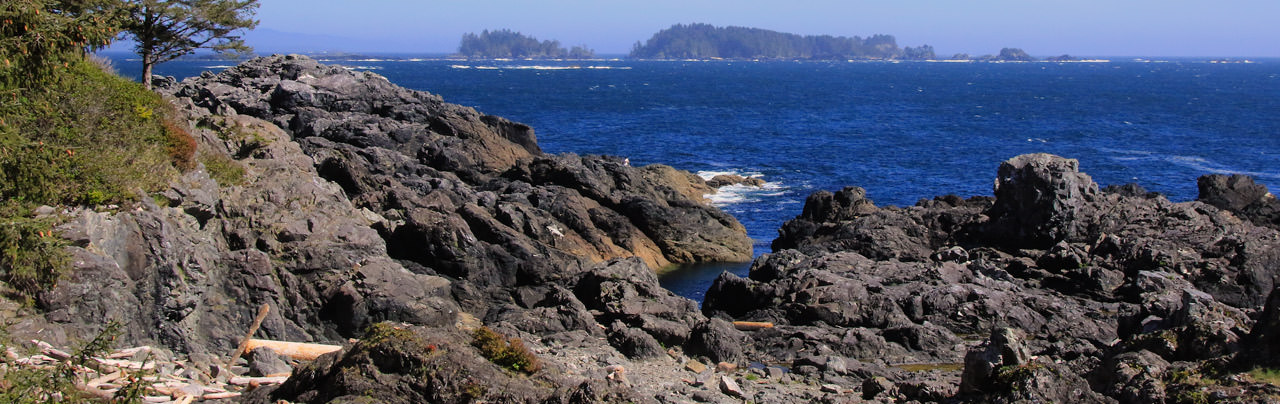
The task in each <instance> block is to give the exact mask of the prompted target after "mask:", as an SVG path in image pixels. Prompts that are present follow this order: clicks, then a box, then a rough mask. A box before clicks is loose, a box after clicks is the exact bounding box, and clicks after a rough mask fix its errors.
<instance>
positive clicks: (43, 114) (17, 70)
mask: <svg viewBox="0 0 1280 404" xmlns="http://www.w3.org/2000/svg"><path fill="white" fill-rule="evenodd" d="M119 4H120V3H119V2H117V1H109V0H78V1H70V0H67V1H56V0H16V1H10V2H6V3H4V5H2V6H0V20H3V21H0V22H3V24H0V57H2V58H3V62H2V63H3V64H2V65H0V201H4V202H3V206H0V280H3V281H4V282H5V283H7V284H8V285H9V286H10V287H12V288H13V289H15V290H16V291H18V292H19V293H21V294H24V295H28V296H30V295H33V294H34V293H35V292H38V291H39V290H43V289H48V288H50V287H52V286H53V285H54V284H56V282H57V280H58V279H59V278H60V277H61V276H62V273H63V272H65V270H66V267H67V263H68V259H67V256H66V253H65V251H63V248H64V247H65V246H66V241H65V240H61V239H59V238H58V237H56V236H55V235H54V234H53V231H52V227H53V226H54V225H55V223H54V220H55V219H53V218H41V219H35V218H33V216H32V210H33V208H34V207H35V206H38V205H60V204H61V205H75V204H87V205H99V204H106V203H123V202H128V201H134V200H137V198H138V197H139V196H141V194H142V193H145V192H149V191H154V190H158V189H160V187H162V186H164V185H165V184H167V183H168V182H169V180H170V179H172V178H173V177H174V176H175V175H176V174H177V172H178V170H176V169H175V167H180V168H186V167H188V166H190V165H192V163H191V159H192V157H191V156H192V155H193V154H194V151H195V150H194V145H195V143H194V139H191V138H190V135H188V134H187V133H186V132H185V131H183V130H181V127H182V125H183V124H182V123H180V121H177V120H175V119H174V116H175V115H176V114H175V113H174V112H173V110H172V107H171V106H169V104H168V103H167V102H164V101H163V100H162V99H161V98H160V96H159V95H157V94H155V93H152V92H150V91H146V90H145V89H143V88H142V87H141V86H138V85H137V84H135V83H132V82H130V81H128V80H125V79H122V78H119V77H116V76H115V75H113V74H111V73H108V72H106V71H104V70H103V68H102V67H100V66H98V65H97V64H95V63H93V62H91V61H89V60H87V59H86V57H85V55H84V53H85V50H86V49H93V48H97V47H100V46H103V45H105V44H107V43H108V42H110V40H111V39H112V38H113V37H114V36H115V35H116V33H117V32H118V29H117V28H116V27H117V26H118V25H117V24H118V23H119V22H120V21H121V20H120V16H121V15H122V14H121V13H120V11H119V10H120V9H119V8H118V6H119Z"/></svg>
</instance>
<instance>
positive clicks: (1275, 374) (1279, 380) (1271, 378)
mask: <svg viewBox="0 0 1280 404" xmlns="http://www.w3.org/2000/svg"><path fill="white" fill-rule="evenodd" d="M1249 376H1250V377H1253V380H1256V381H1258V382H1261V383H1267V384H1270V385H1273V386H1280V369H1271V368H1255V369H1253V370H1250V371H1249Z"/></svg>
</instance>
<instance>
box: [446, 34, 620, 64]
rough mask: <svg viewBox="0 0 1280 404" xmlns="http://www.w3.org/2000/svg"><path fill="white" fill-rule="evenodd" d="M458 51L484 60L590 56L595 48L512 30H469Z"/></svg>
mask: <svg viewBox="0 0 1280 404" xmlns="http://www.w3.org/2000/svg"><path fill="white" fill-rule="evenodd" d="M458 53H460V54H462V56H466V57H469V58H481V59H498V58H511V59H590V58H593V57H595V51H593V50H591V49H588V48H587V47H586V45H575V46H573V47H571V48H568V49H566V48H564V47H561V46H560V41H555V40H547V41H538V39H537V38H534V37H532V36H527V35H524V34H521V33H519V32H515V31H512V30H509V29H501V30H494V31H490V30H484V31H481V32H480V34H479V35H476V34H475V33H467V34H464V35H462V43H461V44H460V45H458Z"/></svg>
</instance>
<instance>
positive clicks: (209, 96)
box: [3, 56, 1280, 403]
mask: <svg viewBox="0 0 1280 404" xmlns="http://www.w3.org/2000/svg"><path fill="white" fill-rule="evenodd" d="M157 84H158V87H159V88H161V89H162V90H161V91H163V92H165V93H166V94H169V95H170V96H172V97H173V98H172V99H173V102H174V103H175V105H177V106H178V107H179V108H180V109H181V110H182V111H184V112H185V113H187V114H188V116H189V119H190V121H191V124H192V127H193V131H192V134H193V135H194V136H195V137H196V138H197V140H198V142H199V144H200V146H201V147H200V148H201V150H202V153H213V154H217V155H220V156H223V157H225V158H226V160H227V161H229V162H231V164H234V165H235V166H236V167H239V168H241V169H243V172H244V175H243V178H242V179H240V180H238V181H225V180H224V181H223V182H225V183H219V182H218V181H217V180H215V179H214V177H215V176H214V175H211V174H216V173H213V172H212V171H213V170H214V168H211V167H202V168H200V169H197V170H194V171H191V172H189V173H187V174H186V175H185V176H184V177H183V178H182V179H181V180H180V181H178V182H176V183H175V184H173V186H172V187H171V189H170V190H168V191H166V192H163V193H161V194H159V195H156V196H155V198H153V199H149V200H144V201H143V202H142V203H140V204H139V206H135V207H128V208H121V209H89V208H79V209H67V210H65V211H62V212H54V211H53V210H52V209H50V210H46V211H45V212H44V213H45V214H58V215H62V216H64V217H65V218H66V219H67V220H66V223H65V224H64V225H63V226H62V227H61V228H60V229H59V233H60V234H61V235H62V236H63V237H66V238H68V239H70V240H72V242H73V246H72V247H71V250H72V252H73V254H74V257H75V259H74V266H75V268H74V270H73V271H72V274H71V276H70V277H69V278H68V279H66V280H64V281H63V282H62V283H61V284H60V285H59V286H58V287H57V288H55V289H54V290H52V291H49V292H47V293H44V294H42V295H40V296H38V298H37V299H36V305H35V306H36V307H34V308H21V307H17V306H15V305H14V304H13V303H12V302H10V303H6V304H5V306H4V307H3V309H4V311H5V312H6V315H9V314H12V315H11V316H8V317H9V318H10V319H11V320H9V322H10V324H9V325H8V329H9V330H8V331H9V332H10V334H12V335H13V336H14V337H16V338H19V339H39V340H42V341H48V342H50V343H53V344H54V345H60V346H69V345H72V344H74V343H75V342H76V341H77V340H79V339H81V338H83V336H84V335H93V333H95V332H96V331H97V330H98V329H100V328H101V324H102V322H103V321H105V320H108V319H111V320H116V321H120V322H122V323H124V325H125V326H124V327H123V332H124V333H123V335H122V336H121V337H120V339H121V341H120V342H121V343H122V344H124V345H130V346H137V345H151V346H154V347H155V350H156V351H157V352H163V355H162V356H166V357H182V358H185V359H184V362H183V363H185V364H187V365H184V366H185V367H186V368H191V369H211V370H212V369H216V368H217V366H219V365H220V364H221V363H222V361H223V360H224V358H223V356H225V353H226V352H230V351H231V350H232V349H233V348H234V347H235V345H236V344H237V343H238V341H239V340H240V338H242V337H243V333H244V330H245V329H246V328H247V327H248V325H249V323H250V322H251V320H252V316H253V313H254V312H255V309H256V308H257V307H258V306H260V305H263V304H265V305H267V306H268V307H270V311H269V315H267V317H266V318H265V320H264V321H263V322H262V326H261V329H260V331H259V332H258V336H259V337H260V338H267V339H274V340H283V341H295V342H322V343H334V344H340V345H342V346H343V349H342V350H340V351H338V352H337V353H333V354H328V355H325V356H322V357H321V358H320V359H318V360H316V361H314V362H311V363H301V364H298V365H297V366H296V367H294V368H293V370H292V374H291V376H290V377H289V378H288V379H287V380H284V381H283V383H282V384H279V385H269V386H267V385H264V386H262V387H258V388H256V389H253V390H251V391H246V392H245V394H244V395H243V396H239V397H235V398H228V399H225V400H239V401H243V402H255V403H258V402H261V403H275V402H279V400H284V401H287V402H307V403H324V402H344V403H356V402H403V403H414V402H557V403H587V402H662V403H684V402H742V401H750V402H861V401H871V402H910V401H917V402H1099V403H1110V402H1123V403H1131V402H1132V403H1181V402H1187V403H1192V402H1197V403H1198V402H1259V403H1261V402H1276V400H1277V397H1280V388H1277V387H1276V386H1275V385H1273V384H1268V383H1266V382H1265V381H1260V380H1255V379H1253V378H1251V377H1250V376H1249V375H1248V374H1247V373H1245V372H1247V371H1249V370H1251V369H1253V368H1254V367H1257V366H1262V367H1273V366H1280V360H1277V359H1276V356H1275V355H1274V352H1275V350H1276V348H1275V347H1276V346H1280V341H1277V335H1278V334H1280V293H1273V290H1274V289H1275V288H1276V286H1277V275H1278V274H1280V231H1278V230H1277V229H1280V221H1278V220H1280V203H1277V201H1276V199H1275V197H1274V196H1272V195H1271V194H1270V193H1269V192H1267V189H1266V187H1264V186H1262V185H1260V184H1255V183H1254V182H1253V180H1252V179H1250V178H1247V177H1240V176H1231V177H1228V176H1220V175H1215V176H1206V177H1202V178H1201V179H1200V181H1199V186H1200V191H1201V194H1200V198H1199V201H1195V202H1184V203H1172V202H1170V201H1168V200H1166V199H1165V198H1163V197H1161V196H1159V195H1154V194H1149V193H1147V192H1146V191H1144V190H1142V189H1141V188H1139V187H1137V186H1133V185H1128V186H1123V187H1107V188H1099V186H1098V185H1097V184H1095V183H1094V182H1093V181H1092V179H1090V178H1089V176H1088V175H1086V174H1084V173H1080V172H1078V170H1077V164H1076V162H1075V161H1074V160H1069V159H1064V158H1061V157H1057V156H1051V155H1044V154H1037V155H1024V156H1018V157H1015V158H1013V159H1010V160H1008V161H1006V162H1004V163H1003V164H1001V165H1000V167H999V169H998V172H997V181H996V188H995V196H994V197H974V198H969V199H962V198H959V197H955V196H944V197H938V198H934V199H932V200H922V201H921V202H920V203H918V204H917V205H915V206H910V207H879V206H876V205H875V204H874V203H872V202H871V201H870V200H867V199H866V194H865V192H864V191H863V190H862V189H859V188H855V187H850V188H846V189H844V190H840V191H838V192H834V193H833V192H826V191H820V192H817V193H815V194H813V195H812V196H810V197H809V198H808V200H807V201H806V203H805V208H804V211H803V213H802V214H801V215H800V216H798V217H797V218H795V219H794V220H791V221H789V222H787V223H786V224H784V226H783V227H782V229H781V230H780V236H779V237H778V239H776V240H774V242H773V251H774V252H773V253H770V254H766V255H764V256H762V257H759V258H758V259H756V261H755V262H754V263H753V265H752V268H751V273H750V276H749V277H748V278H741V277H737V276H734V275H732V274H727V273H726V274H724V275H722V276H721V277H720V278H719V279H717V280H716V282H715V284H714V285H713V286H712V288H711V290H710V291H708V293H707V298H706V300H705V302H704V303H703V306H702V307H701V308H699V307H698V305H697V303H696V302H694V301H692V300H689V299H685V298H682V297H678V296H675V295H673V294H672V293H670V292H669V291H667V290H665V289H663V288H661V287H660V286H659V285H658V281H657V277H656V275H655V271H656V270H658V269H659V268H661V267H663V266H666V265H669V264H673V263H694V262H719V261H747V260H749V259H750V257H751V240H750V239H749V238H747V236H746V234H745V230H744V229H743V227H742V225H741V224H739V223H738V222H737V221H736V220H735V219H733V218H732V217H730V216H729V215H727V214H725V213H724V212H721V211H720V210H718V209H716V208H714V207H712V206H710V205H709V204H707V203H706V201H705V200H704V197H703V196H704V195H705V194H707V193H711V192H714V188H715V187H718V186H724V185H730V184H744V181H749V180H752V179H743V178H739V179H734V178H717V179H713V180H712V181H710V182H708V181H704V180H703V179H701V178H699V177H697V176H696V175H694V174H691V173H688V172H683V171H679V170H675V169H672V168H670V167H666V166H660V165H652V166H646V167H631V166H630V165H629V164H628V163H627V161H626V160H625V159H623V158H615V157H608V156H578V155H572V154H562V155H550V154H545V153H543V152H542V151H541V150H540V149H539V147H538V145H537V141H536V137H535V136H534V133H533V130H532V129H531V128H529V127H527V126H525V125H522V124H519V123H514V122H510V121H508V120H506V119H503V118H499V117H494V116H489V115H483V114H480V113H478V112H476V111H475V110H473V109H470V108H465V107H461V106H457V105H452V104H448V103H445V102H444V101H443V100H442V99H441V98H440V97H438V96H435V95H431V94H428V93H425V92H419V91H412V90H407V89H404V88H400V87H396V86H394V85H393V84H391V83H389V82H387V81H386V79H384V78H382V77H380V76H377V75H375V74H371V73H367V72H352V71H348V70H345V69H342V68H340V67H333V66H326V65H322V64H320V63H318V62H315V61H313V60H310V59H307V58H305V57H298V56H273V57H268V58H260V59H254V60H251V61H248V62H245V63H243V64H241V65H240V66H238V67H235V68H231V69H227V70H226V71H224V72H222V73H220V74H216V75H214V74H206V75H204V76H202V77H198V78H192V79H188V80H186V81H183V82H181V83H177V82H173V81H171V80H158V82H157ZM219 178H222V177H219ZM757 181H758V180H757ZM746 185H750V184H749V183H746ZM734 321H739V322H741V321H750V322H758V323H768V324H769V325H770V326H769V327H735V323H734ZM741 325H742V323H739V326H741ZM738 328H744V330H740V329H738ZM489 329H492V330H494V331H496V335H499V336H502V338H500V339H499V340H502V341H508V340H507V338H512V339H514V341H508V342H503V343H502V344H510V346H511V347H512V348H510V350H511V351H510V352H517V353H521V352H524V353H527V354H529V355H530V356H528V357H519V358H526V359H527V358H532V359H533V362H514V363H525V365H519V366H512V365H511V364H510V363H508V362H503V361H504V360H507V359H511V358H509V357H508V358H507V359H495V357H494V354H493V352H492V348H491V347H490V346H488V345H487V344H484V343H479V342H477V341H479V340H480V338H479V335H481V334H482V333H484V332H485V331H481V330H489ZM517 345H518V346H519V347H520V348H514V347H515V346H517ZM504 349H505V348H504ZM503 352H507V351H503ZM253 356H255V357H257V356H262V357H271V355H266V354H264V355H253ZM517 356H519V355H517ZM519 358H517V359H519ZM503 363H506V365H503ZM531 363H532V364H536V366H533V368H530V367H529V366H530V364H531ZM248 365H254V363H252V362H251V363H248ZM531 370H532V371H531ZM197 373H198V372H197ZM209 373H217V372H209ZM204 377H205V378H206V379H207V378H216V376H213V375H211V374H205V376H204ZM192 379H193V380H195V381H197V382H198V381H199V380H201V377H195V376H192ZM206 382H211V381H210V380H206ZM175 398H176V397H175Z"/></svg>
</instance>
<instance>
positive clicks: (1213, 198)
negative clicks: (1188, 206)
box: [1196, 174, 1280, 229]
mask: <svg viewBox="0 0 1280 404" xmlns="http://www.w3.org/2000/svg"><path fill="white" fill-rule="evenodd" d="M1196 185H1197V186H1198V188H1199V189H1200V196H1199V197H1197V198H1196V199H1197V200H1199V201H1200V202H1204V203H1207V204H1209V205H1213V206H1215V207H1218V208H1219V209H1223V210H1227V211H1230V212H1231V213H1234V214H1236V215H1237V216H1240V217H1241V218H1244V219H1247V220H1249V221H1252V222H1253V223H1254V224H1256V225H1259V226H1267V227H1270V228H1273V229H1280V201H1277V200H1276V197H1275V195H1272V194H1271V192H1269V191H1267V187H1266V186H1265V185H1262V184H1257V183H1254V181H1253V177H1250V176H1247V175H1231V176H1226V175H1222V174H1213V175H1205V176H1202V177H1200V178H1199V179H1197V180H1196Z"/></svg>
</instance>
